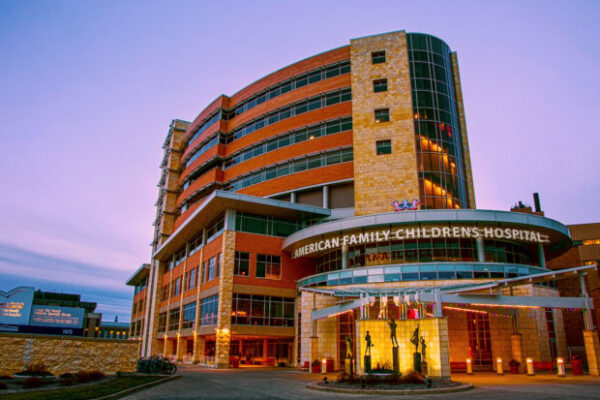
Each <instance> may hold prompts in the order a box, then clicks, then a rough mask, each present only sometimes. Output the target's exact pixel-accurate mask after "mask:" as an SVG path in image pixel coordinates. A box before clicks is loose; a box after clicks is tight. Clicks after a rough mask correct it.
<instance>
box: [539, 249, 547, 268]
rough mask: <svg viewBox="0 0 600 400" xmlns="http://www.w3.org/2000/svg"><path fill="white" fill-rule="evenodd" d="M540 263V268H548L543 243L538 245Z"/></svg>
mask: <svg viewBox="0 0 600 400" xmlns="http://www.w3.org/2000/svg"><path fill="white" fill-rule="evenodd" d="M538 261H539V263H540V267H542V268H546V256H545V255H544V246H543V245H542V244H541V243H539V244H538Z"/></svg>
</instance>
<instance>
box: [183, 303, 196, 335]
mask: <svg viewBox="0 0 600 400" xmlns="http://www.w3.org/2000/svg"><path fill="white" fill-rule="evenodd" d="M195 321H196V302H195V301H193V302H191V303H188V304H186V305H184V306H183V322H182V324H181V329H187V328H193V327H194V322H195Z"/></svg>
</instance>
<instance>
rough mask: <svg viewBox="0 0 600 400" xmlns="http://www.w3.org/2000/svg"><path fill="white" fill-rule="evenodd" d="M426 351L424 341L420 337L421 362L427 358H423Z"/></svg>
mask: <svg viewBox="0 0 600 400" xmlns="http://www.w3.org/2000/svg"><path fill="white" fill-rule="evenodd" d="M426 351H427V345H426V344H425V339H423V337H421V355H422V356H423V360H427V357H426V356H425V354H426Z"/></svg>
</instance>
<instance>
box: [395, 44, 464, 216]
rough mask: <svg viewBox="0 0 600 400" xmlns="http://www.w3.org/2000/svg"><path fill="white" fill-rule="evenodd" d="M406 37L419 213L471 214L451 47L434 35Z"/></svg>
mask: <svg viewBox="0 0 600 400" xmlns="http://www.w3.org/2000/svg"><path fill="white" fill-rule="evenodd" d="M406 36H407V41H408V50H409V52H408V61H409V66H410V76H411V78H410V80H411V88H412V101H413V111H414V124H415V135H416V138H415V139H416V148H417V168H418V175H419V192H420V195H421V199H420V201H421V204H420V206H421V209H427V208H467V207H468V200H467V189H466V180H465V174H464V168H463V165H464V160H463V153H462V147H461V133H460V131H459V129H458V113H457V108H456V96H455V93H454V84H453V78H452V65H451V63H450V47H448V45H447V44H446V43H444V42H443V41H441V40H440V39H438V38H436V37H433V36H430V35H424V34H420V33H409V34H407V35H406Z"/></svg>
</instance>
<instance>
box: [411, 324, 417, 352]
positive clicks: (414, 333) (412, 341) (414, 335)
mask: <svg viewBox="0 0 600 400" xmlns="http://www.w3.org/2000/svg"><path fill="white" fill-rule="evenodd" d="M410 342H411V343H412V344H414V345H415V353H418V352H419V325H417V329H415V331H414V332H413V335H412V337H411V338H410Z"/></svg>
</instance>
